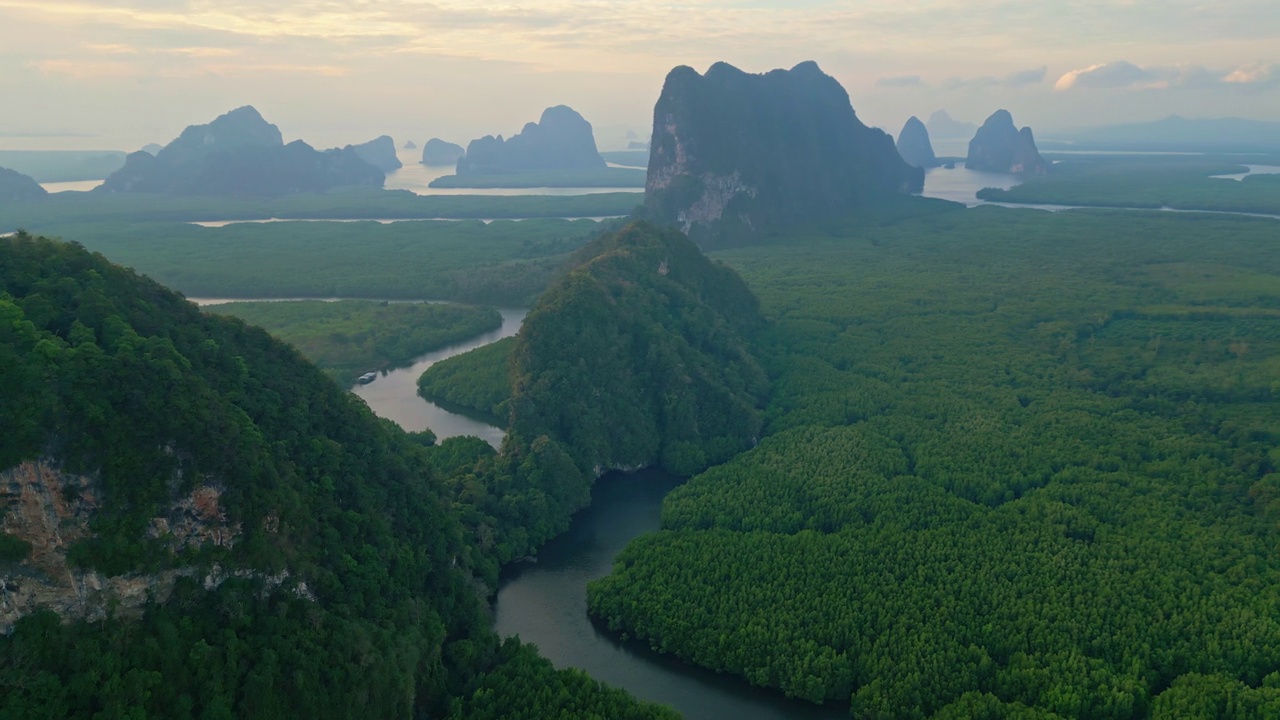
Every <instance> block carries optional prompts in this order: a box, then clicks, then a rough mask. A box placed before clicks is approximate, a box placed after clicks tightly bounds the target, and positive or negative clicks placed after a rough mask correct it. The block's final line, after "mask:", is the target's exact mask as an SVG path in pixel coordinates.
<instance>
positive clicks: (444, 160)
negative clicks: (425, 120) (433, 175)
mask: <svg viewBox="0 0 1280 720" xmlns="http://www.w3.org/2000/svg"><path fill="white" fill-rule="evenodd" d="M466 154H467V149H466V148H464V147H462V146H461V145H458V144H456V143H451V142H445V141H444V140H441V139H440V138H431V139H430V140H428V141H427V144H426V145H424V146H423V147H422V164H423V165H457V164H458V160H459V159H460V158H461V157H462V156H463V155H466Z"/></svg>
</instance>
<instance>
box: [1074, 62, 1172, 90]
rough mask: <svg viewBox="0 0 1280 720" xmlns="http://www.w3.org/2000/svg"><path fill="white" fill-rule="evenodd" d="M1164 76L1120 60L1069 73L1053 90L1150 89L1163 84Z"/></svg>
mask: <svg viewBox="0 0 1280 720" xmlns="http://www.w3.org/2000/svg"><path fill="white" fill-rule="evenodd" d="M1164 74H1165V73H1162V72H1159V71H1157V70H1148V69H1145V68H1141V67H1138V66H1137V65H1134V64H1133V63H1131V62H1128V61H1126V60H1118V61H1116V62H1109V63H1100V64H1097V65H1090V66H1089V67H1087V68H1081V69H1079V70H1072V71H1070V72H1067V73H1065V74H1063V76H1062V77H1060V78H1058V82H1056V83H1054V85H1053V89H1054V90H1070V89H1072V88H1127V87H1150V86H1152V85H1156V84H1159V83H1161V82H1163V81H1162V80H1161V76H1162V75H1164Z"/></svg>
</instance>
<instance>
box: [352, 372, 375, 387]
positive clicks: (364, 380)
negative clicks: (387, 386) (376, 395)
mask: <svg viewBox="0 0 1280 720" xmlns="http://www.w3.org/2000/svg"><path fill="white" fill-rule="evenodd" d="M377 379H378V373H376V372H367V373H365V374H363V375H361V376H360V377H358V378H356V382H358V383H360V384H361V385H368V384H369V383H371V382H373V381H374V380H377Z"/></svg>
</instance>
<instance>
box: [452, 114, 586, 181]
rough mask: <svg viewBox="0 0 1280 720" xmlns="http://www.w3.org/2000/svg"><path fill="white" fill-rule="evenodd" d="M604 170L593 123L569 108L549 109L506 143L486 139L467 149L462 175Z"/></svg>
mask: <svg viewBox="0 0 1280 720" xmlns="http://www.w3.org/2000/svg"><path fill="white" fill-rule="evenodd" d="M603 167H605V162H604V159H603V158H601V157H600V152H599V150H597V148H596V139H595V134H594V133H593V132H592V129H591V123H589V122H587V120H586V118H583V117H582V116H581V115H579V114H578V113H577V112H576V111H575V110H574V109H573V108H570V107H568V106H566V105H557V106H555V107H549V108H547V109H546V110H544V111H543V112H542V117H541V118H540V119H539V120H538V122H536V123H529V124H527V125H525V126H524V129H523V130H521V131H520V132H519V134H517V135H513V136H512V137H511V138H510V139H507V140H504V139H503V138H502V136H501V135H499V136H497V137H494V136H492V135H486V136H485V137H482V138H480V139H478V140H472V141H471V142H470V144H468V145H467V154H466V156H464V157H463V158H461V159H460V160H458V174H459V175H494V174H505V173H521V172H545V171H548V170H550V171H555V170H592V169H598V168H603Z"/></svg>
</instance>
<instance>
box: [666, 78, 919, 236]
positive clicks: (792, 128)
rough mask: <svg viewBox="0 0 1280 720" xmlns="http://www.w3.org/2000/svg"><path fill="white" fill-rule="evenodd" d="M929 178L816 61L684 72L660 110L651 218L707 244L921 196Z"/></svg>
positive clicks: (669, 89)
mask: <svg viewBox="0 0 1280 720" xmlns="http://www.w3.org/2000/svg"><path fill="white" fill-rule="evenodd" d="M923 186H924V172H923V171H922V170H920V169H919V168H914V167H911V166H910V165H908V164H907V163H906V162H904V161H903V160H902V158H901V157H899V156H898V152H897V150H896V149H895V147H894V142H893V138H892V137H890V136H889V135H888V134H886V133H884V132H882V131H880V130H877V129H874V128H869V127H867V126H866V125H863V124H862V122H861V121H859V120H858V117H857V115H856V114H855V113H854V110H853V107H852V105H851V104H850V102H849V95H848V94H847V93H846V92H845V90H844V88H843V87H841V86H840V83H838V82H836V80H835V79H834V78H832V77H831V76H829V75H827V74H825V73H823V72H822V70H821V69H819V68H818V65H817V64H816V63H814V62H805V63H801V64H799V65H797V66H795V67H794V68H792V69H790V70H773V71H771V72H768V73H765V74H762V75H753V74H748V73H745V72H743V71H741V70H739V69H737V68H735V67H733V66H732V65H728V64H726V63H716V64H715V65H712V66H711V68H710V69H708V70H707V73H706V74H705V75H699V74H698V73H697V71H695V70H693V69H692V68H689V67H677V68H675V69H674V70H672V71H671V72H670V73H669V74H668V75H667V79H666V82H665V83H664V85H663V88H662V94H661V96H660V97H659V98H658V103H657V105H656V106H655V107H654V111H653V139H652V141H651V145H650V149H649V174H648V178H647V182H646V185H645V213H646V216H647V217H649V218H650V219H652V220H654V221H656V222H660V223H663V224H667V225H675V226H677V227H679V228H680V229H682V230H683V231H684V232H686V233H687V234H689V236H690V237H691V238H692V239H693V240H695V241H696V242H697V243H699V244H700V245H701V246H703V247H704V248H706V247H721V246H728V245H736V244H742V243H745V242H749V241H750V240H751V239H753V238H754V237H757V236H760V235H761V234H763V233H765V232H767V231H768V230H769V229H771V228H774V227H781V226H786V225H798V224H807V223H812V222H814V221H815V220H822V219H824V218H829V217H833V216H841V215H847V214H848V213H850V212H851V211H856V209H857V208H859V207H865V206H867V205H869V204H871V203H874V202H877V201H878V200H881V199H883V198H886V197H889V196H893V195H897V194H900V193H909V192H919V191H920V190H921V189H922V188H923Z"/></svg>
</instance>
